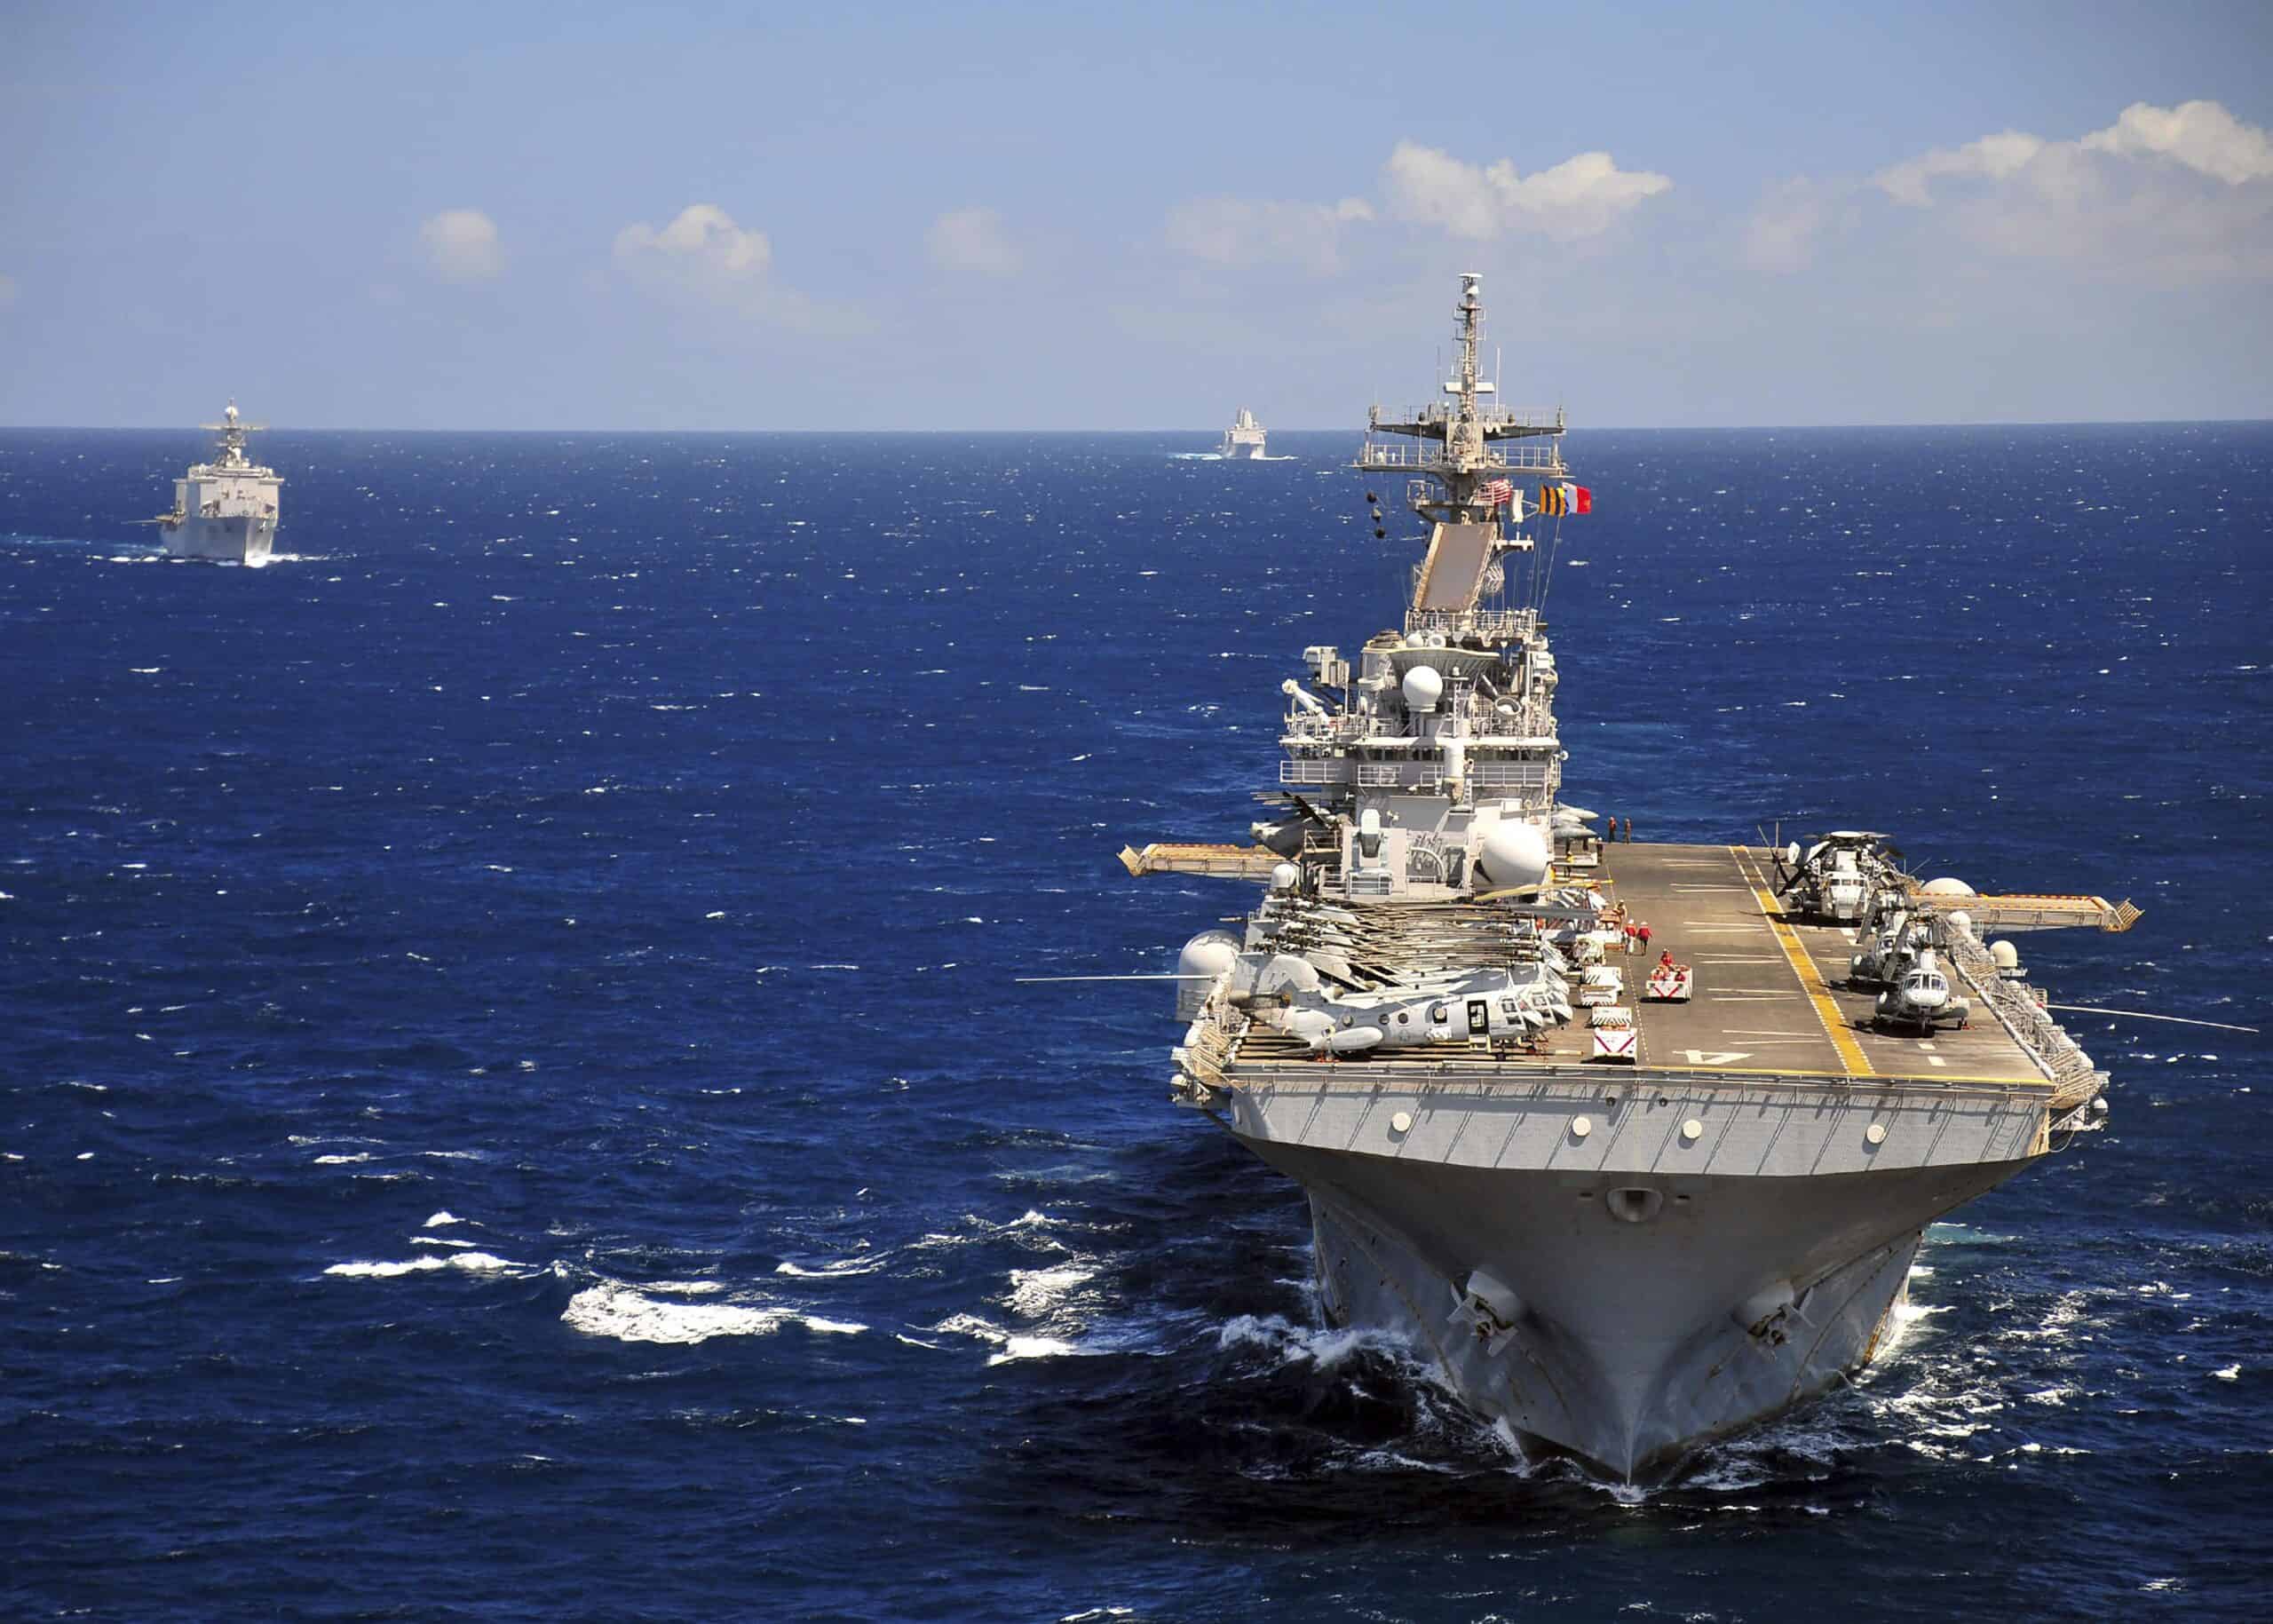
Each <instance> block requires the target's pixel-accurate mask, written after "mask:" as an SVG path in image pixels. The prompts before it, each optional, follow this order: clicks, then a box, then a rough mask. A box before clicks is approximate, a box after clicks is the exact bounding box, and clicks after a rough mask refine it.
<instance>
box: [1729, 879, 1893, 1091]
mask: <svg viewBox="0 0 2273 1624" xmlns="http://www.w3.org/2000/svg"><path fill="white" fill-rule="evenodd" d="M1729 855H1730V857H1732V858H1734V859H1736V860H1737V862H1738V872H1742V864H1743V861H1744V854H1743V853H1742V852H1739V851H1738V850H1737V848H1736V847H1734V846H1730V848H1729ZM1751 889H1752V894H1753V896H1754V898H1756V899H1758V901H1759V903H1760V913H1761V916H1762V918H1764V919H1765V920H1767V921H1768V928H1769V929H1770V930H1771V931H1774V932H1776V945H1777V946H1778V947H1781V948H1783V950H1784V957H1785V958H1786V959H1787V960H1788V961H1790V963H1791V966H1792V973H1793V974H1794V975H1795V976H1797V977H1798V978H1800V985H1801V986H1802V987H1804V988H1806V989H1807V994H1808V1002H1810V1003H1811V1004H1813V1005H1815V1012H1816V1018H1818V1020H1820V1021H1822V1022H1823V1030H1824V1035H1825V1036H1826V1037H1828V1038H1829V1039H1830V1040H1831V1046H1832V1047H1833V1049H1835V1050H1838V1051H1839V1062H1840V1064H1841V1065H1842V1066H1845V1067H1846V1068H1847V1074H1848V1075H1849V1077H1875V1076H1877V1075H1878V1073H1876V1072H1875V1071H1873V1070H1872V1069H1871V1063H1870V1062H1869V1061H1868V1060H1866V1059H1865V1058H1863V1046H1862V1045H1861V1044H1860V1043H1857V1042H1856V1041H1855V1034H1853V1033H1851V1032H1849V1031H1848V1030H1847V1018H1846V1017H1845V1016H1843V1015H1841V1014H1840V1012H1839V1006H1838V1005H1837V1004H1835V1003H1833V1002H1832V1001H1831V994H1830V992H1829V991H1828V990H1827V989H1826V987H1825V986H1824V985H1823V978H1822V977H1821V976H1819V975H1818V974H1817V973H1816V969H1815V960H1814V959H1812V958H1810V956H1809V955H1808V950H1807V949H1806V948H1805V947H1802V946H1801V945H1800V939H1799V938H1798V937H1796V936H1794V935H1793V934H1792V927H1791V926H1789V925H1787V924H1786V923H1784V915H1783V912H1782V910H1781V909H1779V908H1778V907H1777V906H1776V899H1774V898H1773V897H1771V896H1770V895H1769V894H1768V893H1767V892H1766V891H1762V890H1761V889H1760V888H1759V887H1758V886H1756V885H1755V886H1754V887H1752V888H1751Z"/></svg>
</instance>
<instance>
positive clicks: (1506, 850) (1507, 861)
mask: <svg viewBox="0 0 2273 1624" xmlns="http://www.w3.org/2000/svg"><path fill="white" fill-rule="evenodd" d="M1408 680H1409V679H1408ZM1476 860H1477V864H1478V865H1480V866H1481V867H1482V868H1483V870H1484V874H1485V878H1487V879H1489V880H1490V881H1491V882H1492V883H1493V884H1494V885H1509V886H1522V885H1537V884H1540V883H1542V882H1543V881H1545V879H1546V878H1547V868H1548V850H1547V842H1546V841H1545V840H1544V839H1542V838H1541V837H1540V833H1539V831H1538V830H1537V829H1535V828H1532V826H1531V825H1530V824H1528V823H1517V822H1514V821H1508V822H1501V823H1495V824H1493V826H1492V830H1491V832H1490V833H1489V834H1487V835H1485V836H1484V844H1483V848H1482V849H1481V850H1480V851H1478V852H1477V854H1476Z"/></svg>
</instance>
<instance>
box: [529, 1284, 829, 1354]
mask: <svg viewBox="0 0 2273 1624" xmlns="http://www.w3.org/2000/svg"><path fill="white" fill-rule="evenodd" d="M712 1289H715V1287H713V1286H712V1284H711V1283H710V1282H707V1281H690V1282H684V1283H680V1282H668V1281H667V1282H662V1283H659V1284H651V1285H648V1286H645V1287H633V1286H630V1285H626V1284H624V1283H623V1282H622V1281H620V1280H602V1281H599V1282H598V1283H597V1284H595V1285H591V1286H587V1287H584V1288H583V1289H582V1291H579V1292H578V1293H577V1294H576V1295H574V1296H573V1297H571V1298H570V1299H569V1300H568V1306H567V1308H566V1309H565V1310H564V1311H562V1312H561V1315H560V1321H561V1323H562V1324H563V1325H566V1327H568V1328H569V1329H571V1330H573V1331H577V1332H581V1333H582V1335H586V1336H598V1337H606V1338H610V1339H612V1340H614V1341H616V1342H632V1343H703V1342H709V1340H710V1339H711V1338H713V1337H716V1336H770V1335H772V1334H773V1333H775V1332H776V1331H779V1330H781V1329H782V1328H784V1327H788V1326H792V1325H797V1326H803V1327H804V1328H805V1329H806V1330H808V1331H812V1332H815V1333H818V1334H821V1335H837V1336H855V1335H859V1334H860V1333H861V1332H863V1331H865V1330H867V1328H868V1327H867V1326H865V1325H860V1324H857V1323H855V1322H853V1321H851V1320H847V1319H826V1318H824V1317H822V1316H821V1315H819V1314H812V1313H806V1312H804V1311H802V1310H799V1309H794V1308H787V1307H783V1306H781V1305H779V1304H772V1303H768V1304H755V1305H754V1304H748V1303H709V1302H701V1303H689V1302H677V1301H673V1300H671V1297H669V1296H666V1295H655V1294H660V1293H671V1294H674V1295H677V1294H680V1293H685V1292H708V1291H709V1290H712Z"/></svg>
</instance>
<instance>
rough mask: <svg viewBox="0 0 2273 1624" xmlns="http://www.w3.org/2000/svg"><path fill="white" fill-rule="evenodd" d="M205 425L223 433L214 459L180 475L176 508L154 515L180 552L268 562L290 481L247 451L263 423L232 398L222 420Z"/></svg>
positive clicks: (170, 548) (161, 533) (170, 546)
mask: <svg viewBox="0 0 2273 1624" xmlns="http://www.w3.org/2000/svg"><path fill="white" fill-rule="evenodd" d="M200 426H201V427H202V428H206V429H209V430H211V431H212V432H215V433H217V434H218V435H219V436H220V439H219V440H218V442H217V443H216V444H215V446H214V448H213V460H212V461H211V462H210V463H198V464H197V465H196V466H194V467H193V468H192V469H191V470H190V471H188V472H187V473H186V474H185V475H183V476H182V477H181V478H180V479H176V480H175V481H174V507H173V511H172V512H170V513H165V514H162V515H160V516H159V518H158V519H155V520H154V521H152V522H154V523H155V524H156V525H157V527H158V538H159V540H160V541H162V543H164V544H165V549H166V551H167V552H169V553H170V554H171V555H172V556H173V557H175V558H218V559H220V560H222V561H224V562H227V563H233V564H264V563H265V562H267V560H268V553H269V549H270V548H271V547H273V545H274V544H275V541H276V501H277V496H278V494H279V493H280V492H281V490H282V489H283V487H284V481H283V480H282V479H281V478H279V477H278V475H277V472H276V471H275V470H274V469H273V468H263V467H261V466H259V465H258V464H257V463H253V462H251V461H250V460H249V459H248V458H247V457H246V456H245V436H246V435H247V434H249V433H252V432H256V431H257V428H258V426H259V425H257V424H249V423H242V422H240V421H239V420H238V417H237V403H236V402H235V401H234V400H232V401H230V402H229V408H228V410H226V412H224V413H222V414H221V421H220V422H218V423H208V424H201V425H200Z"/></svg>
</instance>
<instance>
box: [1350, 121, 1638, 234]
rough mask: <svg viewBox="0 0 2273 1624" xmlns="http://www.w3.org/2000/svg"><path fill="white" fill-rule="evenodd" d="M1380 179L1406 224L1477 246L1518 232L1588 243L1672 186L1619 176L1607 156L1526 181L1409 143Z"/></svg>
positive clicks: (1582, 159) (1631, 173) (1509, 164)
mask: <svg viewBox="0 0 2273 1624" xmlns="http://www.w3.org/2000/svg"><path fill="white" fill-rule="evenodd" d="M1383 177H1384V180H1385V183H1386V186H1387V188H1388V191H1389V195H1390V201H1391V202H1392V203H1393V204H1394V206H1395V207H1396V210H1397V211H1398V214H1399V215H1400V216H1402V217H1403V218H1406V219H1410V220H1418V221H1420V222H1422V223H1423V224H1425V225H1430V226H1439V227H1441V228H1442V229H1444V230H1445V231H1447V232H1450V233H1451V234H1453V236H1455V237H1467V238H1470V239H1473V240H1475V241H1477V242H1484V241H1487V240H1489V239H1491V238H1493V237H1498V236H1501V235H1503V234H1506V233H1508V232H1509V231H1517V230H1536V231H1540V232H1542V233H1544V234H1546V235H1548V236H1549V237H1551V238H1553V239H1555V240H1556V241H1557V242H1572V241H1574V240H1576V239H1578V238H1580V237H1591V236H1594V235H1596V234H1597V233H1600V232H1603V231H1606V230H1608V229H1609V227H1610V226H1611V225H1612V223H1613V222H1615V221H1616V220H1617V219H1618V218H1619V217H1620V215H1623V214H1625V213H1627V212H1628V210H1632V209H1635V208H1636V207H1638V206H1639V205H1640V204H1641V203H1643V202H1645V201H1646V200H1648V199H1650V198H1652V197H1655V196H1657V195H1658V194H1659V193H1661V192H1666V191H1668V190H1670V189H1671V188H1672V186H1673V182H1672V180H1671V179H1669V178H1667V177H1666V176H1664V175H1659V174H1652V173H1651V172H1650V171H1648V170H1621V169H1620V168H1619V167H1618V165H1617V163H1616V162H1614V161H1613V160H1612V158H1611V155H1610V154H1608V153H1606V152H1582V153H1580V154H1578V155H1577V156H1576V157H1572V158H1565V159H1564V161H1563V162H1560V163H1558V164H1556V166H1555V167H1554V168H1552V169H1545V170H1533V171H1532V173H1531V174H1529V175H1524V174H1520V173H1518V172H1517V169H1516V166H1515V162H1514V161H1513V160H1512V159H1508V158H1501V159H1500V160H1499V161H1498V162H1493V163H1490V164H1484V165H1477V164H1474V163H1467V162H1462V161H1461V160H1460V159H1458V158H1455V157H1453V155H1452V154H1450V153H1446V152H1441V151H1439V150H1438V149H1437V148H1436V147H1422V146H1421V145H1419V144H1418V143H1416V142H1413V141H1399V142H1398V144H1397V149H1396V150H1395V151H1394V152H1392V153H1390V156H1389V162H1388V163H1387V164H1386V165H1385V166H1384V167H1383Z"/></svg>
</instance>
